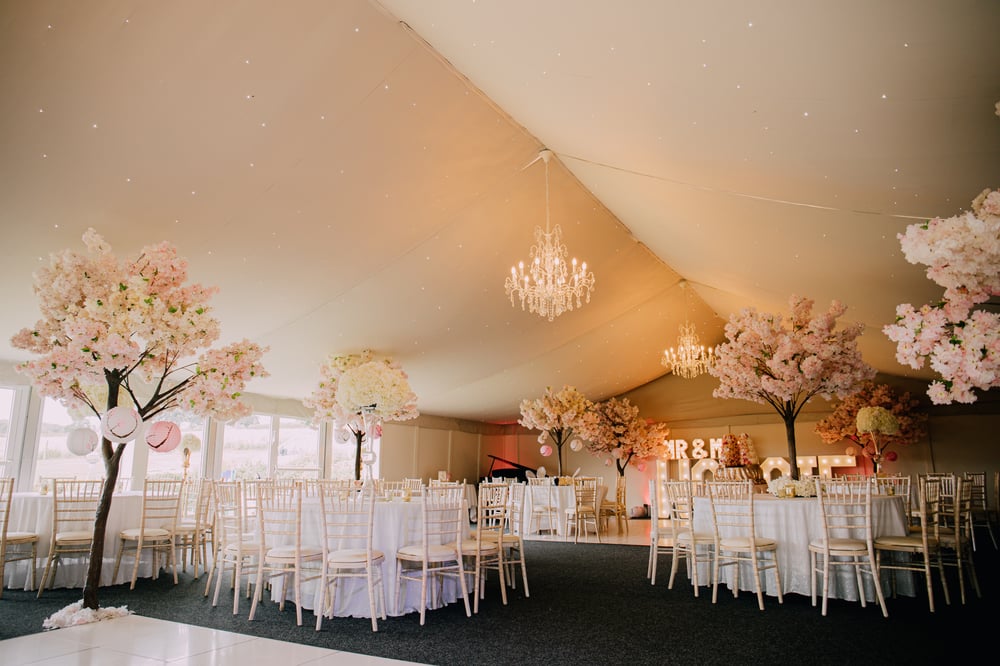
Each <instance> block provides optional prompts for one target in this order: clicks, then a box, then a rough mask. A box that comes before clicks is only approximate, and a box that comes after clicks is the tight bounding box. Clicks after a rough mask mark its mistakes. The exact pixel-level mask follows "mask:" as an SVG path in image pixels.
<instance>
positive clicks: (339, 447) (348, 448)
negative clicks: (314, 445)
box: [330, 423, 382, 479]
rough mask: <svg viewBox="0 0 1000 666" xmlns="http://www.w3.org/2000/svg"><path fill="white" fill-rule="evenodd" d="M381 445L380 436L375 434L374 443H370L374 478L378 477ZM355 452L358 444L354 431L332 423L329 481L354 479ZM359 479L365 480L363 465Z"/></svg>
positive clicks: (362, 465)
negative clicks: (373, 459) (372, 453)
mask: <svg viewBox="0 0 1000 666" xmlns="http://www.w3.org/2000/svg"><path fill="white" fill-rule="evenodd" d="M381 443H382V439H381V436H380V435H379V434H377V435H376V437H375V441H374V442H373V443H372V450H373V451H374V452H375V463H374V464H373V465H372V474H373V475H374V476H375V477H378V475H379V463H380V458H381V455H380V449H381ZM357 450H358V443H357V439H355V437H354V431H352V430H351V429H350V428H348V427H346V426H341V425H339V424H337V423H334V424H333V448H332V455H333V458H332V460H331V464H330V478H331V479H353V478H354V459H355V457H356V456H357ZM361 478H362V479H363V478H365V466H364V463H362V464H361Z"/></svg>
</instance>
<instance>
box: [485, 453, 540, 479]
mask: <svg viewBox="0 0 1000 666" xmlns="http://www.w3.org/2000/svg"><path fill="white" fill-rule="evenodd" d="M487 455H488V456H489V457H490V458H492V459H493V462H491V463H490V471H489V472H487V473H486V478H487V479H489V478H492V477H498V478H503V479H517V480H518V481H521V482H527V481H528V472H531V473H532V474H534V473H535V472H536V471H537V470H536V469H535V468H534V467H528V466H527V465H522V464H520V463H516V462H514V461H513V460H507V459H506V458H500V457H498V456H492V455H489V454H487ZM498 462H501V463H504V464H506V465H510V467H499V468H497V469H494V467H496V464H497V463H498Z"/></svg>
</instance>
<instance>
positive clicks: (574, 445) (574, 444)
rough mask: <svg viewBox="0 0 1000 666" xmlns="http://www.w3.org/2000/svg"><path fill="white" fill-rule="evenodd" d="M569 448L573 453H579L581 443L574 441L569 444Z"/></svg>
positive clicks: (581, 446)
mask: <svg viewBox="0 0 1000 666" xmlns="http://www.w3.org/2000/svg"><path fill="white" fill-rule="evenodd" d="M569 448H571V449H573V450H574V451H579V450H580V449H582V448H583V442H581V441H580V440H578V439H574V440H573V441H572V442H570V443H569Z"/></svg>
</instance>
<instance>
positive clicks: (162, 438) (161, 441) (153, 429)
mask: <svg viewBox="0 0 1000 666" xmlns="http://www.w3.org/2000/svg"><path fill="white" fill-rule="evenodd" d="M180 443H181V429H180V427H179V426H178V425H177V424H176V423H172V422H170V421H157V422H156V423H154V424H153V425H151V426H149V430H147V431H146V445H147V446H149V448H150V449H152V450H153V451H156V452H157V453H167V452H168V451H173V450H174V449H176V448H177V445H178V444H180Z"/></svg>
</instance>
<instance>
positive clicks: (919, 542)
mask: <svg viewBox="0 0 1000 666" xmlns="http://www.w3.org/2000/svg"><path fill="white" fill-rule="evenodd" d="M940 488H941V486H940V484H939V483H938V482H937V481H935V480H930V481H927V480H925V481H924V483H923V484H922V485H921V486H920V491H919V492H918V494H917V509H916V512H917V516H918V518H919V520H920V530H919V531H918V532H913V531H910V532H909V533H908V534H907V535H905V536H882V537H878V538H876V539H875V568H876V569H877V570H878V571H879V572H880V573H881V572H882V571H888V572H890V574H891V575H890V577H889V584H890V585H891V586H892V587H891V590H892V596H893V597H895V596H896V572H897V571H911V572H915V573H922V574H923V575H924V582H925V583H926V585H927V605H928V606H929V608H930V612H932V613H933V612H934V581H933V579H932V578H931V567H932V566H936V567H937V570H938V574H939V575H940V577H941V587H942V588H943V590H944V599H945V603H951V600H950V599H949V598H948V583H947V581H946V580H945V577H944V567H943V566H942V563H941V549H940V545H939V543H938V526H939V523H938V507H939V505H940ZM883 554H890V555H889V557H885V558H883V557H882V556H883Z"/></svg>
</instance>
